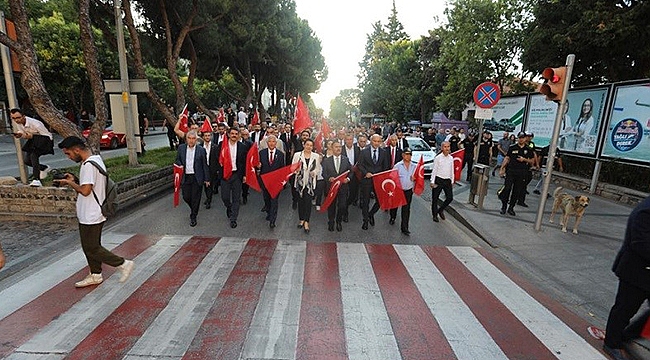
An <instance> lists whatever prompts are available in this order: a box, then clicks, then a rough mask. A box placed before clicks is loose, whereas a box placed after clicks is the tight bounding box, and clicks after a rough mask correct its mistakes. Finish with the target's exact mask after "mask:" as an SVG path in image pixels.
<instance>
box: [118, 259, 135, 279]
mask: <svg viewBox="0 0 650 360" xmlns="http://www.w3.org/2000/svg"><path fill="white" fill-rule="evenodd" d="M117 268H118V269H120V271H121V272H122V276H120V282H121V283H123V282H125V281H126V279H128V278H129V276H131V271H133V261H132V260H124V264H122V265H120V266H118V267H117Z"/></svg>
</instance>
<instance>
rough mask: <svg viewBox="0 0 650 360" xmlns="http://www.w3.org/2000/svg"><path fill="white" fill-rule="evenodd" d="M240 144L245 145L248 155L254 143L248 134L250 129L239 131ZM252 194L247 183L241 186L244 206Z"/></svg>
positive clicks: (242, 128) (243, 128)
mask: <svg viewBox="0 0 650 360" xmlns="http://www.w3.org/2000/svg"><path fill="white" fill-rule="evenodd" d="M239 142H241V143H242V144H244V146H246V154H248V150H250V148H251V147H252V146H253V142H252V141H251V139H250V135H249V133H248V129H246V128H245V127H241V128H240V129H239ZM249 193H250V186H248V184H246V183H242V184H241V202H242V204H244V205H246V204H247V203H248V194H249Z"/></svg>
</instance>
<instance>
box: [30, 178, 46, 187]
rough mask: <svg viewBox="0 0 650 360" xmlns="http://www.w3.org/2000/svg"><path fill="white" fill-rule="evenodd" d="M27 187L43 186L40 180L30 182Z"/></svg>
mask: <svg viewBox="0 0 650 360" xmlns="http://www.w3.org/2000/svg"><path fill="white" fill-rule="evenodd" d="M29 186H33V187H41V186H43V184H41V181H40V180H32V182H30V183H29Z"/></svg>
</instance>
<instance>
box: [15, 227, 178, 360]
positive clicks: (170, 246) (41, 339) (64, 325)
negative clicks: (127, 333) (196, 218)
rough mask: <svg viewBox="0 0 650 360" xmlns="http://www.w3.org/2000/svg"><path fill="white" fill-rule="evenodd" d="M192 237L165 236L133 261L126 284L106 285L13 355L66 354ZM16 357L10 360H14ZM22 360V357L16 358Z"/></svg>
mask: <svg viewBox="0 0 650 360" xmlns="http://www.w3.org/2000/svg"><path fill="white" fill-rule="evenodd" d="M189 238H190V237H189V236H165V237H163V238H162V239H161V240H160V241H158V243H156V244H154V245H153V246H151V247H149V248H148V249H147V250H145V251H144V252H142V253H141V254H140V255H139V256H138V257H136V258H135V259H134V261H135V264H136V268H135V270H134V271H133V273H132V274H131V277H130V278H129V280H128V281H127V282H125V283H123V284H121V283H119V282H118V278H119V273H116V275H117V276H111V278H109V279H104V283H103V284H102V285H100V286H98V287H97V288H96V289H94V290H93V291H91V292H90V293H89V294H88V295H86V296H85V297H84V298H83V299H82V300H81V301H79V302H77V303H76V304H75V305H73V306H72V307H71V308H70V309H69V310H68V311H66V312H65V313H63V314H61V316H59V317H58V318H57V319H55V320H53V321H52V322H51V323H49V324H48V325H47V326H45V327H44V328H43V329H41V331H39V332H38V333H37V334H36V335H35V336H34V337H32V338H31V339H30V340H29V341H28V342H26V343H25V344H23V345H22V346H21V347H20V348H18V349H17V350H16V352H15V353H14V355H15V356H20V355H21V354H50V353H54V354H67V353H69V352H70V351H71V350H72V349H74V348H75V346H77V345H78V344H79V343H80V342H81V341H83V339H84V338H86V337H87V336H88V335H89V334H90V333H91V332H92V331H93V330H94V329H95V328H96V327H97V326H98V325H99V324H101V323H102V322H103V321H104V320H106V318H107V317H108V316H109V315H110V314H111V313H113V311H115V309H117V308H118V307H119V306H120V305H121V304H122V303H123V302H124V301H125V300H126V299H127V298H128V297H129V296H131V294H133V292H134V291H135V290H137V289H138V288H139V287H140V286H142V284H143V283H144V282H145V281H146V280H147V279H148V278H149V277H151V275H153V274H154V273H155V272H156V271H157V270H158V269H159V268H160V266H162V265H163V264H164V263H165V262H166V261H167V260H169V258H171V256H172V255H173V254H174V253H175V252H176V251H177V250H178V248H179V247H180V246H181V245H182V244H183V243H185V242H186V241H187V240H188V239H189ZM14 355H12V356H11V357H9V358H8V359H14V357H13V356H14ZM17 358H20V357H17Z"/></svg>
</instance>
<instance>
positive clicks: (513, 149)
mask: <svg viewBox="0 0 650 360" xmlns="http://www.w3.org/2000/svg"><path fill="white" fill-rule="evenodd" d="M506 156H507V157H509V158H510V161H509V162H508V171H511V170H528V169H529V168H530V165H528V163H527V162H523V161H522V162H520V161H517V158H518V157H520V156H521V157H523V158H526V159H532V158H534V157H535V150H533V149H531V148H530V147H528V146H527V145H524V147H523V148H522V147H519V144H514V145H512V146H510V148H508V154H507V155H506Z"/></svg>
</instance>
